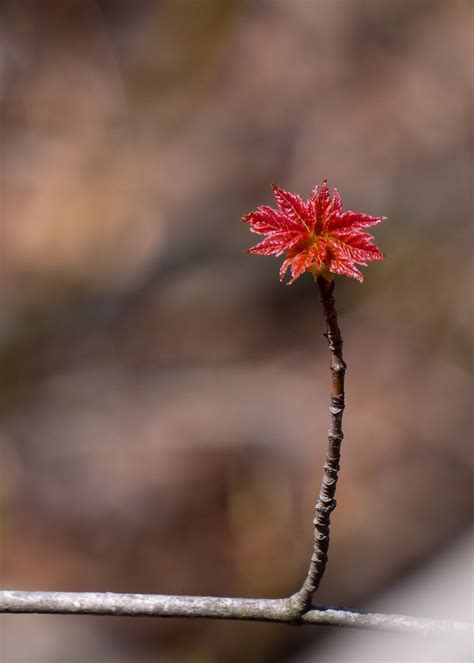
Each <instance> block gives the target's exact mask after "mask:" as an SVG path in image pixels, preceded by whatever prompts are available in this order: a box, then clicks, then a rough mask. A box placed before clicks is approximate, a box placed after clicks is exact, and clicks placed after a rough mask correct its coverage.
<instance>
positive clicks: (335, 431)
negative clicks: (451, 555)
mask: <svg viewBox="0 0 474 663" xmlns="http://www.w3.org/2000/svg"><path fill="white" fill-rule="evenodd" d="M317 284H318V287H319V293H320V298H321V304H322V305H323V311H324V319H325V321H326V333H325V334H324V335H325V336H326V338H327V341H328V346H329V349H330V351H331V364H330V368H331V404H330V406H329V412H330V427H329V431H328V451H327V455H326V462H325V464H324V474H323V480H322V483H321V488H320V491H319V497H318V501H317V502H316V506H315V517H314V520H313V524H314V544H313V554H312V556H311V562H310V565H309V569H308V574H307V576H306V579H305V581H304V583H303V586H302V588H301V589H300V590H299V592H297V593H296V594H295V595H294V596H295V598H296V599H297V600H298V601H299V602H300V604H301V609H302V610H307V609H308V608H309V606H310V605H311V600H312V597H313V595H314V593H315V592H316V591H317V589H318V587H319V585H320V583H321V579H322V577H323V575H324V571H325V570H326V564H327V561H328V550H329V535H330V525H331V512H332V511H333V510H334V508H335V507H336V500H335V494H336V485H337V478H338V473H339V461H340V457H341V443H342V439H343V437H344V435H343V432H342V415H343V413H344V375H345V373H346V364H345V362H344V359H343V356H342V336H341V331H340V329H339V325H338V323H337V312H336V308H335V306H334V297H333V291H334V281H331V283H328V282H327V281H326V279H325V278H323V277H321V276H320V277H318V279H317Z"/></svg>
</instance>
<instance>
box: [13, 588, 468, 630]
mask: <svg viewBox="0 0 474 663" xmlns="http://www.w3.org/2000/svg"><path fill="white" fill-rule="evenodd" d="M0 613H39V614H61V615H110V616H126V617H184V618H206V619H233V620H240V621H259V622H276V623H282V624H295V625H298V624H299V625H307V624H310V625H311V624H312V625H320V626H350V627H354V628H363V629H371V630H375V631H390V632H393V633H413V634H418V635H433V634H456V633H457V634H460V635H461V634H468V633H469V632H470V629H471V628H472V625H471V624H469V623H466V622H448V621H442V620H436V619H421V618H417V617H407V616H405V615H390V614H377V613H364V612H358V611H352V610H347V609H339V608H337V609H336V608H328V607H322V606H311V608H310V609H309V610H306V611H305V612H303V613H302V614H301V613H300V608H299V604H298V602H297V601H295V599H294V597H289V598H286V599H248V598H224V597H211V596H171V595H162V594H114V593H109V592H107V593H92V592H27V591H22V592H20V591H9V590H3V591H0Z"/></svg>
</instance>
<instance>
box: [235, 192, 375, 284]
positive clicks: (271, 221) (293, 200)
mask: <svg viewBox="0 0 474 663" xmlns="http://www.w3.org/2000/svg"><path fill="white" fill-rule="evenodd" d="M273 192H274V194H275V198H276V199H277V203H278V210H276V209H273V208H272V207H269V206H267V205H261V206H260V207H257V209H256V210H255V211H253V212H250V214H247V215H246V216H244V217H243V220H244V221H246V222H247V223H248V224H249V226H250V230H251V231H252V232H254V233H257V234H260V235H267V236H266V237H265V239H264V240H263V241H261V242H260V243H259V244H257V245H256V246H253V247H252V248H251V249H249V250H248V253H256V254H260V255H275V256H280V255H282V254H283V253H284V252H285V251H286V252H287V254H286V259H285V260H284V262H283V264H282V266H281V268H280V279H281V280H283V278H284V276H285V274H286V272H287V270H288V269H289V268H291V279H290V281H289V284H290V283H293V282H294V281H295V280H296V279H297V278H298V277H299V276H301V274H303V273H304V272H308V271H311V272H313V274H314V275H315V276H318V275H323V276H325V277H326V278H328V277H329V276H330V273H333V274H344V275H346V276H350V277H351V278H355V279H357V280H359V281H362V280H363V276H362V274H361V272H360V271H359V270H358V269H357V267H356V264H357V265H364V266H365V265H366V264H367V262H368V261H370V260H383V258H384V255H383V253H382V252H381V251H380V250H379V248H378V247H377V246H376V245H375V244H374V243H373V237H372V235H370V234H369V233H366V232H363V229H364V228H369V227H371V226H374V225H376V224H377V223H380V222H381V221H384V220H385V217H383V216H377V217H375V216H369V215H368V214H362V213H361V212H344V211H343V208H342V202H341V198H340V196H339V193H338V191H337V190H336V189H334V193H333V196H332V198H331V195H330V192H329V189H328V186H327V183H326V181H324V182H323V183H322V184H321V185H319V186H318V187H315V189H314V190H313V192H312V193H311V195H310V197H309V199H308V200H307V201H306V202H305V201H304V200H303V199H302V198H301V197H300V196H298V195H297V194H295V193H290V192H289V191H285V190H284V189H280V188H279V187H277V186H275V185H273Z"/></svg>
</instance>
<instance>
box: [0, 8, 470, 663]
mask: <svg viewBox="0 0 474 663" xmlns="http://www.w3.org/2000/svg"><path fill="white" fill-rule="evenodd" d="M471 23H472V5H471V3H470V2H468V1H467V0H466V1H464V0H449V1H448V0H444V1H443V0H442V1H439V0H436V1H424V0H415V2H408V1H403V0H381V1H376V0H335V1H331V0H285V1H284V0H253V1H243V0H232V1H230V0H229V1H228V0H166V1H165V0H163V1H158V0H154V1H153V0H136V1H132V0H101V1H100V2H99V1H98V0H62V1H59V0H57V1H53V0H41V1H39V2H35V1H34V0H30V1H28V0H20V1H19V2H15V0H3V2H2V14H1V24H0V45H1V53H2V56H1V62H0V95H1V96H0V108H1V119H0V129H1V139H0V140H1V144H0V149H1V159H0V168H1V170H0V186H1V188H0V195H1V197H0V205H1V208H0V214H1V216H0V233H1V256H0V257H1V267H0V269H1V276H2V278H1V281H0V403H1V420H0V485H1V488H0V491H1V492H0V526H1V536H2V543H1V576H2V580H1V584H2V585H3V586H4V587H8V588H19V589H22V588H27V589H45V590H46V589H50V590H54V589H62V590H76V591H81V590H91V591H92V590H101V591H104V590H108V591H119V592H121V591H130V592H139V591H144V592H160V593H165V592H170V593H189V594H199V593H205V594H223V595H225V594H227V595H248V596H280V595H284V594H287V593H290V592H292V591H294V590H295V589H296V588H297V587H298V586H299V583H300V582H301V580H302V578H303V575H304V572H305V569H306V565H307V561H308V557H309V553H310V547H311V535H312V533H311V520H312V509H313V503H314V499H315V496H316V492H317V489H318V486H319V480H320V474H321V469H320V468H321V464H322V459H323V455H324V451H325V446H326V441H325V436H326V429H327V425H328V422H327V404H328V381H329V374H328V356H327V349H326V347H325V343H324V339H322V337H321V331H322V320H321V312H320V310H319V305H318V301H317V296H316V292H315V287H314V284H313V283H312V280H311V278H310V276H309V275H305V276H304V277H302V278H301V279H299V281H298V282H297V283H295V284H294V285H293V286H291V287H290V288H287V287H285V286H283V285H281V284H280V283H279V282H278V278H277V271H278V262H277V261H275V260H274V259H272V258H260V257H256V256H247V255H246V254H245V249H246V248H247V247H248V246H250V244H251V243H252V241H253V240H254V239H255V237H254V236H251V235H250V234H249V233H248V230H247V228H246V227H245V226H244V224H242V223H240V221H239V219H240V217H241V216H242V214H244V213H246V212H248V211H250V210H251V209H253V208H254V207H255V206H256V205H258V204H260V203H271V202H272V199H271V191H270V183H271V182H272V181H275V182H277V183H278V184H280V185H281V186H283V187H285V188H287V189H290V190H294V191H298V192H300V193H301V194H302V195H304V196H306V195H308V194H309V192H310V190H311V188H312V187H313V186H314V185H315V184H316V183H318V182H320V181H321V180H322V179H323V178H328V181H329V184H330V186H337V187H338V188H339V190H340V192H341V194H342V198H343V202H344V204H345V207H346V208H348V209H355V210H361V211H364V212H367V213H369V214H374V215H379V214H384V215H387V216H388V217H389V221H388V222H387V223H385V224H383V225H382V226H379V227H378V228H377V229H375V234H376V237H377V243H378V244H379V245H380V246H381V248H382V249H383V250H384V251H385V253H386V256H387V258H386V260H385V262H383V263H377V264H373V265H370V267H369V268H367V269H366V270H365V274H366V281H365V283H364V284H363V285H362V286H361V285H360V284H358V283H356V282H355V281H350V280H349V279H344V278H339V279H338V281H337V286H336V290H337V301H338V308H339V311H340V324H341V327H342V330H343V333H344V337H345V351H346V357H347V362H348V365H349V369H348V374H347V404H348V407H347V411H346V412H347V414H346V418H345V431H346V438H345V443H344V450H343V473H342V478H341V482H340V489H339V494H338V503H339V506H338V509H337V511H336V513H335V516H334V526H333V535H332V547H331V552H330V564H329V567H328V572H327V576H326V578H325V580H324V583H323V586H322V587H321V590H320V594H319V595H318V600H319V601H320V602H321V603H324V602H329V603H331V604H344V605H352V606H358V607H363V606H364V604H365V602H367V601H368V600H369V599H370V598H371V597H373V596H375V595H376V594H377V593H378V592H380V591H381V590H382V589H384V588H387V587H388V586H390V585H391V584H393V583H396V582H397V579H399V578H402V577H404V575H405V574H406V573H407V572H408V571H409V570H410V569H413V568H415V567H417V566H419V565H423V564H425V563H426V561H427V560H428V559H430V558H431V557H432V556H433V555H434V554H435V553H436V551H437V550H440V549H443V548H444V547H446V545H447V543H448V542H449V541H450V540H452V539H455V538H456V537H457V536H458V535H460V534H461V533H462V532H463V531H464V530H465V528H466V527H467V526H468V524H469V522H470V520H471V489H470V486H471V482H472V465H471V461H472V456H471V454H470V449H469V431H470V418H469V408H468V403H469V400H468V399H469V377H470V376H469V369H468V364H469V360H470V356H471V349H470V341H469V338H470V331H471V329H470V323H471V312H470V309H469V305H470V301H471V278H472V262H470V261H469V259H470V245H471V240H472V232H471V225H470V223H471V216H472V199H471V192H470V176H469V172H470V168H471V167H472V135H471V133H470V131H471V126H472V125H471V119H472V96H471V94H472V87H471V82H470V81H471V74H472V65H471V59H472V55H473V53H472V34H471V33H470V30H471V29H472V24H471ZM441 609H442V607H440V606H436V605H433V606H432V614H433V616H438V613H439V611H440V610H441ZM426 616H429V615H426ZM440 616H442V615H440ZM455 616H457V617H459V618H463V617H465V616H463V615H455ZM321 632H322V631H318V632H317V633H316V632H313V631H311V632H309V631H308V630H303V629H295V630H294V631H290V630H289V629H287V628H283V627H279V626H275V627H272V626H266V625H258V624H256V625H248V624H238V623H236V624H223V623H211V622H192V623H191V622H183V621H173V620H172V621H167V622H160V623H158V622H156V621H153V620H112V619H98V618H95V619H94V618H74V617H70V618H53V617H32V618H28V617H3V618H2V620H1V622H0V638H1V640H0V647H3V651H2V649H1V648H0V652H2V653H1V655H2V656H3V658H2V661H5V663H14V662H17V661H18V662H19V661H22V662H23V661H24V662H25V663H33V661H34V662H35V663H50V662H52V661H58V662H59V661H60V662H61V663H83V662H84V663H85V661H89V662H92V663H99V662H100V663H121V662H122V661H124V662H125V661H132V660H133V661H134V663H151V662H152V661H153V662H156V661H159V662H161V661H163V662H169V661H173V662H174V661H177V662H181V661H183V662H184V663H188V662H190V663H195V662H196V663H201V662H203V663H207V662H208V661H209V662H214V661H242V660H245V661H251V662H260V661H277V660H285V658H286V657H287V655H289V653H290V652H292V651H295V650H296V649H298V648H301V647H302V646H303V645H304V644H305V642H306V641H307V640H308V639H309V638H311V637H312V638H317V637H319V636H320V635H321Z"/></svg>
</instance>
